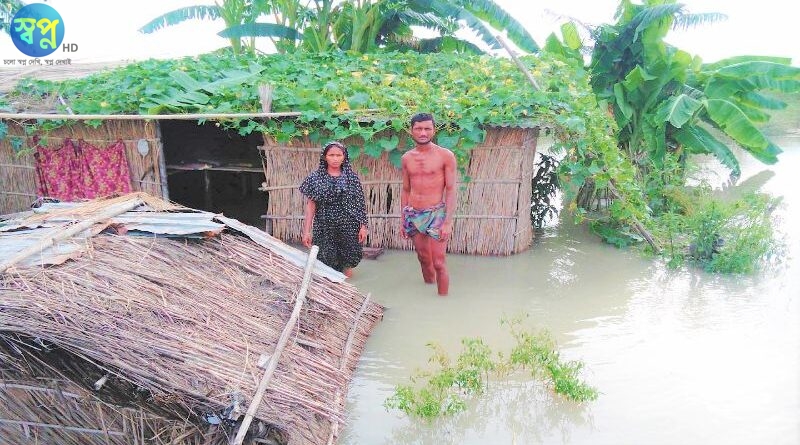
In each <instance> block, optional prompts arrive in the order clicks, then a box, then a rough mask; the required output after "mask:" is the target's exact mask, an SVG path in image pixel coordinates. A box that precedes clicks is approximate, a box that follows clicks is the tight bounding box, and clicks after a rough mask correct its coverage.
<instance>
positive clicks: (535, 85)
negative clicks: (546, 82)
mask: <svg viewBox="0 0 800 445" xmlns="http://www.w3.org/2000/svg"><path fill="white" fill-rule="evenodd" d="M494 38H495V39H497V41H498V42H500V44H501V45H503V48H505V49H506V52H508V55H509V56H511V60H513V61H514V63H516V64H517V68H519V70H520V71H522V73H523V74H524V75H525V77H527V78H528V82H530V84H531V85H533V89H534V90H536V91H539V90H541V88H539V84H538V83H536V79H534V78H533V76H532V75H531V72H530V71H528V69H527V68H525V65H523V64H522V62H520V60H519V59H518V58H517V55H516V54H514V51H512V50H511V47H509V46H508V44H507V43H506V41H505V40H503V38H502V37H500V35H499V34H498V35H496V36H494Z"/></svg>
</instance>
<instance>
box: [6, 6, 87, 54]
mask: <svg viewBox="0 0 800 445" xmlns="http://www.w3.org/2000/svg"><path fill="white" fill-rule="evenodd" d="M8 33H9V34H10V35H11V41H12V42H14V46H16V47H17V49H18V50H20V51H21V52H22V53H23V54H25V55H27V56H30V57H44V56H49V55H50V54H52V53H53V52H54V51H55V50H57V49H58V48H59V47H60V46H61V43H62V42H63V41H64V19H62V18H61V14H59V13H58V11H56V10H55V9H53V7H51V6H50V5H45V4H44V3H34V4H31V5H27V6H23V7H22V8H21V9H20V10H19V11H17V13H16V14H14V18H13V19H12V20H11V23H10V26H9V29H8ZM77 47H78V45H77V44H74V43H73V44H70V45H65V48H64V51H68V52H72V51H75V50H77V49H78V48H77Z"/></svg>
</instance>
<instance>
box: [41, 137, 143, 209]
mask: <svg viewBox="0 0 800 445" xmlns="http://www.w3.org/2000/svg"><path fill="white" fill-rule="evenodd" d="M34 158H35V160H36V177H37V179H38V181H37V193H38V194H39V196H47V197H51V198H57V199H60V200H62V201H76V200H79V199H92V198H98V197H103V196H109V195H114V194H122V193H129V192H130V191H131V180H130V170H129V168H128V160H127V158H126V156H125V143H123V142H122V141H121V140H119V141H117V142H115V143H113V144H111V145H109V146H108V147H106V148H98V147H95V146H93V145H91V144H89V143H87V142H86V141H84V140H78V142H77V143H75V142H73V141H72V140H70V139H65V140H64V143H63V145H62V146H61V147H56V148H52V147H43V146H41V145H39V144H38V141H37V145H36V151H35V153H34Z"/></svg>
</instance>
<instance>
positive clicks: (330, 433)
mask: <svg viewBox="0 0 800 445" xmlns="http://www.w3.org/2000/svg"><path fill="white" fill-rule="evenodd" d="M26 254H27V255H26ZM0 258H3V259H4V260H3V261H2V262H0V306H1V307H2V308H3V310H2V311H0V326H2V328H0V363H2V364H3V365H0V379H2V382H0V400H4V399H9V400H10V399H15V400H17V399H18V402H16V403H14V404H10V403H0V435H2V436H3V437H31V434H32V433H31V431H35V432H36V434H35V436H36V437H37V438H40V439H43V442H48V441H51V443H132V442H137V441H136V439H135V437H134V436H133V434H134V433H133V432H132V431H131V429H130V428H127V429H126V427H124V425H128V424H131V425H136V423H131V422H138V423H139V424H140V425H142V428H140V431H141V430H144V429H145V425H146V426H147V428H148V431H150V432H151V434H153V435H155V434H157V433H158V432H159V431H161V433H158V434H161V435H159V436H158V438H157V440H156V438H154V439H153V441H152V442H150V441H148V443H159V444H160V443H165V444H166V443H192V444H194V443H198V444H199V443H226V440H228V438H229V436H230V435H231V434H235V433H236V428H237V422H241V419H242V415H243V414H244V413H245V410H247V409H248V407H249V406H250V403H251V402H252V401H253V400H254V399H256V400H257V399H258V393H259V385H260V384H261V385H264V381H265V380H266V386H265V387H266V388H267V389H266V392H265V393H264V399H263V402H262V403H257V404H255V405H254V407H253V413H254V414H255V418H256V422H255V423H253V425H252V426H251V428H250V431H251V436H252V437H256V436H260V437H264V436H269V437H271V439H270V440H273V441H275V442H276V443H291V444H319V443H326V442H328V443H332V442H333V441H334V440H335V437H336V435H337V432H338V425H339V424H340V423H341V422H343V421H344V395H345V394H346V391H347V387H348V384H349V381H350V379H351V377H352V373H353V372H354V369H355V366H356V363H357V361H358V357H359V356H360V354H361V351H362V350H363V345H364V343H365V341H366V338H367V337H368V335H369V333H370V332H371V330H372V328H373V326H374V324H375V323H376V322H377V321H378V320H379V319H380V317H381V314H382V308H381V307H380V306H379V305H377V304H375V303H374V302H371V301H370V300H369V298H368V296H366V297H365V296H364V295H361V294H360V293H359V292H358V290H357V289H356V288H355V287H353V286H352V285H350V284H348V283H346V282H344V281H343V278H344V277H343V276H342V275H341V274H340V273H339V272H336V271H334V270H332V269H330V268H328V267H327V266H325V265H324V264H321V263H316V264H314V265H313V268H309V267H307V266H308V265H307V264H306V262H307V261H308V259H309V258H308V255H307V254H305V253H303V252H301V251H298V250H296V249H294V248H292V247H291V246H288V245H286V244H284V243H282V242H280V241H278V240H276V239H274V238H272V237H270V236H269V235H267V234H265V233H264V232H262V231H261V230H258V229H255V228H253V227H250V226H246V225H244V224H242V223H239V222H238V221H236V220H232V219H229V218H225V217H223V216H221V215H214V214H211V213H207V212H198V211H193V210H191V209H186V208H183V207H179V206H175V205H171V204H169V203H166V202H164V201H161V200H158V199H155V198H152V197H150V196H148V195H144V194H132V195H127V196H123V197H119V198H115V199H109V200H100V201H90V202H86V203H78V204H54V205H45V206H43V207H42V208H40V209H35V210H34V211H33V212H30V213H28V214H25V215H21V216H17V217H16V218H15V219H14V220H6V221H0ZM304 270H305V271H306V276H307V277H308V281H307V282H301V281H302V278H303V273H304ZM304 289H307V297H306V296H305V295H306V292H304ZM304 299H305V302H304V303H303V300H304ZM301 303H302V306H300V304H301ZM295 314H299V318H295V317H294V316H295ZM295 320H296V323H294V321H295ZM287 336H288V337H287ZM287 338H288V339H289V341H288V343H285V347H284V346H283V345H282V342H283V340H285V339H287ZM259 362H261V364H260V365H259ZM270 367H272V371H270ZM264 369H266V370H267V371H264ZM270 372H272V374H270ZM15 391H16V394H17V395H16V396H14V395H13V394H14V392H15ZM66 393H69V394H72V396H70V397H67V399H69V400H70V401H71V403H70V404H69V406H71V407H72V408H66V407H64V406H62V405H59V404H55V405H54V404H52V403H49V402H47V400H51V401H56V400H57V399H58V400H64V399H63V397H66V396H64V395H63V394H66ZM20 394H22V395H20ZM20 397H21V398H20ZM59 397H60V398H61V399H59ZM19 400H22V401H24V400H29V401H30V403H27V404H26V403H24V402H20V401H19ZM42 401H44V402H42ZM32 407H38V408H32ZM123 408H124V409H123ZM37 411H41V413H40V414H35V412H37ZM98 413H100V414H98ZM42 419H48V420H47V421H43V420H42ZM126 419H127V420H126ZM125 422H128V423H125ZM111 425H113V427H112V426H111ZM178 426H180V428H178ZM176 428H178V429H176ZM126 431H127V432H126ZM164 431H167V433H164ZM9 434H16V436H13V435H12V436H9ZM26 434H27V436H25V435H26ZM136 434H138V433H136ZM76 435H77V436H76ZM68 436H69V437H72V439H69V440H68ZM73 436H75V437H78V438H77V439H76V438H74V437H73ZM180 436H183V437H180ZM112 437H114V438H116V439H119V440H120V442H115V441H111V440H110V438H112ZM249 437H250V436H249ZM44 439H47V440H44ZM116 439H115V440H116ZM178 439H180V440H178ZM73 440H74V442H73ZM93 440H95V441H96V442H93ZM173 440H175V441H174V442H173Z"/></svg>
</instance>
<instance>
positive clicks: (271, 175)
mask: <svg viewBox="0 0 800 445" xmlns="http://www.w3.org/2000/svg"><path fill="white" fill-rule="evenodd" d="M538 133H539V129H538V128H505V127H504V128H490V129H488V130H487V133H486V138H485V140H484V142H483V143H482V144H481V145H479V146H477V147H475V148H473V149H472V150H471V153H470V159H469V164H468V165H467V166H466V178H460V182H459V184H458V208H457V210H456V215H455V222H454V226H453V236H452V239H451V241H450V243H449V245H448V250H449V251H450V252H455V253H466V254H477V255H509V254H513V253H518V252H521V251H523V250H525V249H527V248H528V247H530V245H531V242H532V241H533V230H532V227H531V218H530V199H531V179H532V177H533V168H534V157H535V155H536V141H537V138H538ZM401 139H402V138H401ZM344 142H345V143H346V144H347V145H349V146H352V145H356V146H359V145H361V141H360V140H346V141H344ZM320 151H321V148H320V147H319V145H318V144H314V143H312V142H311V141H310V140H308V139H305V140H294V141H292V142H290V143H281V144H279V143H277V142H276V141H274V140H271V139H269V138H267V139H266V141H265V145H264V146H263V147H262V158H263V162H264V172H265V176H266V182H265V184H264V190H266V191H267V192H269V203H268V207H267V221H268V222H267V225H268V231H270V232H271V233H272V234H273V235H274V236H275V237H277V238H279V239H282V240H285V241H287V242H299V240H300V235H301V233H300V232H301V229H302V220H303V196H302V194H301V193H300V192H299V190H298V187H299V185H300V183H301V182H302V180H303V178H305V176H306V175H308V173H309V172H311V171H312V170H314V169H315V168H317V166H318V165H319V154H320ZM353 164H354V167H355V169H356V171H357V172H359V173H361V180H362V184H363V185H364V194H365V196H366V200H367V214H368V217H369V225H370V227H369V238H368V241H367V245H368V246H370V247H381V248H391V249H411V248H412V245H411V242H410V241H408V240H405V239H403V238H402V237H401V236H400V214H401V211H400V187H401V175H400V170H399V169H398V168H396V167H394V166H393V165H392V164H391V163H390V162H389V161H388V159H387V156H386V155H385V154H384V155H383V156H382V157H380V158H377V159H376V158H372V157H369V156H366V155H362V156H359V157H358V159H356V160H354V162H353Z"/></svg>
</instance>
